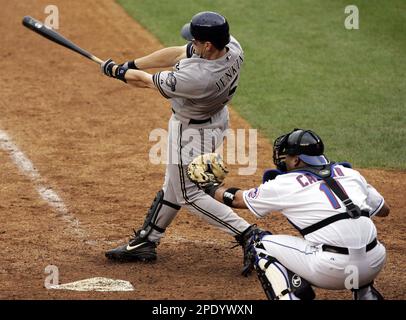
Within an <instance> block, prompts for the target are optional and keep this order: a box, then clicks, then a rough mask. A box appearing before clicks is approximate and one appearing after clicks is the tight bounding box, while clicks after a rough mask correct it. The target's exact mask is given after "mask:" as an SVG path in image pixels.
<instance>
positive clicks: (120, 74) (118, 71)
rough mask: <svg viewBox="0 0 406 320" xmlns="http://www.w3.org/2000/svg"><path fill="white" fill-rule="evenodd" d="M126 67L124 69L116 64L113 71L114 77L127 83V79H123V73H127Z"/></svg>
mask: <svg viewBox="0 0 406 320" xmlns="http://www.w3.org/2000/svg"><path fill="white" fill-rule="evenodd" d="M127 71H128V69H125V68H123V67H120V66H117V68H116V71H115V73H114V78H116V79H118V80H121V81H124V82H125V83H127V80H126V79H125V74H126V73H127Z"/></svg>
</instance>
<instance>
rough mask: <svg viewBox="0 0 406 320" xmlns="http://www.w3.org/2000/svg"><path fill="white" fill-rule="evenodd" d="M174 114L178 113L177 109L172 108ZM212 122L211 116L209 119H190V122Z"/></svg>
mask: <svg viewBox="0 0 406 320" xmlns="http://www.w3.org/2000/svg"><path fill="white" fill-rule="evenodd" d="M172 112H173V114H176V112H175V110H173V109H172ZM207 122H209V123H211V122H212V121H211V118H207V119H202V120H197V119H190V120H189V124H203V123H207Z"/></svg>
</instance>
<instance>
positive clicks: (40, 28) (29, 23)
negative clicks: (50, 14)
mask: <svg viewBox="0 0 406 320" xmlns="http://www.w3.org/2000/svg"><path fill="white" fill-rule="evenodd" d="M23 25H24V26H25V27H27V28H28V29H31V30H32V31H34V32H36V33H38V34H39V35H41V36H43V37H45V38H47V39H49V40H51V41H53V42H56V43H57V44H59V45H61V46H64V47H66V48H68V49H70V50H73V51H75V52H77V53H79V54H81V55H82V56H84V57H86V58H88V59H90V60H92V61H94V62H96V63H98V64H102V63H103V60H101V59H99V58H98V57H96V56H95V55H93V54H91V53H90V52H87V51H86V50H84V49H82V48H81V47H79V46H77V45H76V44H74V43H73V42H72V41H70V40H68V39H66V38H65V37H63V36H62V35H60V34H59V33H58V32H56V31H54V30H52V29H51V28H50V27H48V26H46V25H45V24H43V23H42V22H40V21H38V20H36V19H34V18H33V17H30V16H25V17H24V18H23Z"/></svg>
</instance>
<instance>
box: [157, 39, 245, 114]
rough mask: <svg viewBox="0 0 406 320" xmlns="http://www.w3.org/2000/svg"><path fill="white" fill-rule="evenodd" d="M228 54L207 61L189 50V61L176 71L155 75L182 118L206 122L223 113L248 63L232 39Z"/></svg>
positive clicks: (181, 63) (235, 41)
mask: <svg viewBox="0 0 406 320" xmlns="http://www.w3.org/2000/svg"><path fill="white" fill-rule="evenodd" d="M226 47H227V53H226V54H225V55H224V56H222V57H221V58H219V59H216V60H206V59H202V58H200V57H199V56H198V55H196V54H194V53H193V52H192V51H191V50H192V46H191V44H189V45H188V47H187V51H188V52H187V56H188V59H183V60H181V61H179V62H178V63H177V64H176V66H175V68H174V70H173V71H162V72H158V73H156V74H154V75H153V80H154V84H155V86H156V87H157V88H158V89H159V91H160V92H161V94H162V95H163V96H164V97H165V98H168V99H169V98H171V104H172V109H173V110H174V112H175V113H176V115H177V116H178V117H179V118H183V119H196V120H203V119H207V118H210V117H211V116H212V115H214V114H216V113H217V112H219V111H220V110H221V109H222V108H223V107H224V106H225V105H226V104H227V103H228V102H229V101H230V100H231V98H232V97H233V95H234V93H235V90H236V89H237V85H238V80H239V78H240V70H241V65H242V63H243V61H244V55H243V50H242V48H241V46H240V44H239V43H238V41H237V40H236V39H235V38H234V37H231V39H230V43H229V44H228V45H227V46H226Z"/></svg>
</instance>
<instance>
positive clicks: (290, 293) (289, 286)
mask: <svg viewBox="0 0 406 320" xmlns="http://www.w3.org/2000/svg"><path fill="white" fill-rule="evenodd" d="M255 269H256V271H257V275H258V279H259V281H260V282H261V285H262V288H263V289H264V291H265V294H266V296H267V297H268V299H270V300H296V299H300V300H313V299H314V298H315V293H314V291H313V288H312V287H311V285H310V283H309V282H308V281H307V280H305V279H303V278H301V277H300V276H299V275H297V274H295V273H293V272H291V271H290V270H288V269H286V268H285V267H284V266H282V265H281V264H280V263H279V262H278V261H277V260H276V259H275V258H273V257H271V256H268V255H264V254H262V253H260V254H259V255H258V257H257V262H256V264H255Z"/></svg>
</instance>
